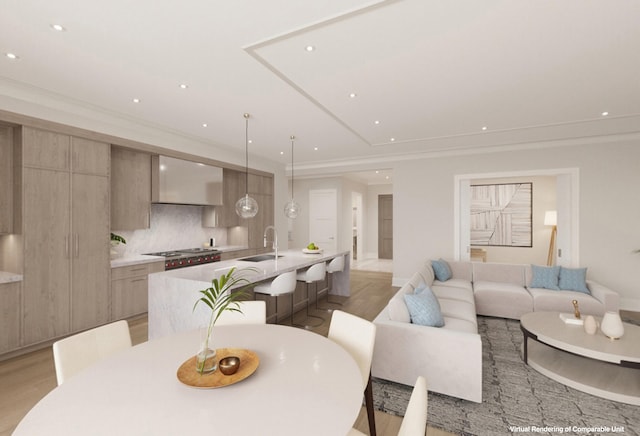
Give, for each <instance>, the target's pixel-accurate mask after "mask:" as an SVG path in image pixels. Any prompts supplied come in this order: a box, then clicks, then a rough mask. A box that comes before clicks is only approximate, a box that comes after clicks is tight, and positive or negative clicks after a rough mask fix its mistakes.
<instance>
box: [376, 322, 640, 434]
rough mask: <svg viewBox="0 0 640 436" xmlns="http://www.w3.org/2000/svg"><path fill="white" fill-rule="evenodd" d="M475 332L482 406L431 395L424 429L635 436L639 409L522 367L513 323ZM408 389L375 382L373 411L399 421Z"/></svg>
mask: <svg viewBox="0 0 640 436" xmlns="http://www.w3.org/2000/svg"><path fill="white" fill-rule="evenodd" d="M478 331H479V333H480V335H481V336H482V354H483V356H482V359H483V386H482V397H483V400H482V403H481V404H479V403H473V402H470V401H465V400H460V399H457V398H453V397H449V396H447V395H441V394H437V393H433V392H430V393H429V406H428V407H429V409H428V410H429V413H428V415H429V416H428V423H429V426H431V427H435V428H439V429H442V430H446V431H448V432H451V433H454V434H458V435H464V436H467V435H477V436H494V435H496V436H497V435H511V434H521V435H527V434H536V435H560V434H564V435H566V434H570V435H578V434H579V435H604V434H621V435H625V436H638V434H639V432H640V407H638V406H632V405H629V404H623V403H618V402H614V401H609V400H605V399H602V398H598V397H595V396H592V395H589V394H586V393H583V392H580V391H577V390H575V389H573V388H570V387H567V386H565V385H563V384H561V383H558V382H556V381H553V380H551V379H549V378H547V377H545V376H544V375H542V374H540V373H538V372H537V371H535V370H534V369H532V368H530V367H529V366H527V365H525V364H524V362H523V360H522V357H521V354H520V349H521V345H522V340H523V339H522V332H521V330H520V323H519V322H518V321H514V320H507V319H500V318H489V317H478ZM638 377H640V372H639V373H638ZM427 383H428V380H427ZM411 389H412V388H411V387H410V386H405V385H401V384H397V383H392V382H388V381H386V380H380V379H374V385H373V392H374V403H375V406H376V408H377V409H378V410H382V411H384V412H387V413H390V414H393V415H398V416H403V415H404V411H405V409H406V407H407V403H408V402H409V397H410V395H411Z"/></svg>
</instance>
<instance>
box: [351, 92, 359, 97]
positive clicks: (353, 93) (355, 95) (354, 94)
mask: <svg viewBox="0 0 640 436" xmlns="http://www.w3.org/2000/svg"><path fill="white" fill-rule="evenodd" d="M357 96H358V94H356V93H355V92H352V93H351V94H349V98H356V97H357Z"/></svg>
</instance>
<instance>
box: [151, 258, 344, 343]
mask: <svg viewBox="0 0 640 436" xmlns="http://www.w3.org/2000/svg"><path fill="white" fill-rule="evenodd" d="M272 254H273V253H272ZM338 256H345V268H344V271H342V272H336V273H334V274H333V277H332V285H333V286H332V289H331V294H332V295H341V296H349V262H350V256H349V251H323V252H321V253H314V254H307V253H304V252H302V251H301V250H287V251H283V252H279V253H278V259H277V260H275V259H271V260H263V261H258V262H252V261H248V260H243V259H247V258H240V259H230V260H225V261H222V262H215V263H209V264H205V265H198V266H192V267H188V268H180V269H175V270H171V271H164V272H159V273H154V274H150V275H149V290H148V297H149V339H150V340H151V339H156V338H159V337H162V336H166V335H169V334H173V333H177V332H181V331H185V330H190V329H194V328H197V327H200V326H202V325H205V324H206V323H207V322H208V319H209V315H210V311H209V310H208V309H207V308H205V307H204V306H203V305H198V306H197V307H196V308H195V311H194V307H193V306H194V304H195V302H196V301H197V300H198V298H199V297H200V294H199V293H198V291H199V290H201V289H206V288H208V287H210V286H211V280H213V279H214V278H218V277H220V276H221V275H222V274H226V273H227V272H228V271H229V270H230V269H231V268H234V267H235V268H236V269H238V270H240V269H243V268H254V269H255V270H254V271H246V272H244V273H243V277H245V278H246V279H247V280H249V282H250V283H253V284H258V283H260V282H264V281H268V280H272V279H273V278H275V277H276V276H278V275H279V274H282V273H285V272H288V271H294V270H303V269H305V268H308V267H310V266H311V265H314V264H316V263H320V262H327V261H330V260H331V259H333V258H336V257H338ZM250 257H253V256H250ZM320 286H322V284H321V285H320ZM320 289H322V287H320ZM304 294H305V288H304V284H300V283H299V284H298V289H296V292H295V294H294V305H295V306H296V307H295V309H294V310H295V311H298V310H301V309H304V307H305V306H306V303H305V302H302V303H301V302H300V300H302V298H304V297H305V295H304ZM310 294H311V295H309V297H310V298H312V301H313V298H315V292H310ZM301 297H302V298H301ZM267 298H273V297H267ZM279 298H291V296H290V295H283V296H280V297H279ZM270 306H271V305H269V304H268V305H267V307H268V309H267V318H269V317H271V315H272V314H270V313H269V307H270ZM289 307H290V305H289V304H280V303H279V304H278V312H279V313H278V319H281V318H283V317H285V316H287V315H289V312H290V311H289Z"/></svg>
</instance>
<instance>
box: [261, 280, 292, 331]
mask: <svg viewBox="0 0 640 436" xmlns="http://www.w3.org/2000/svg"><path fill="white" fill-rule="evenodd" d="M296 285H297V281H296V271H295V270H294V271H289V272H285V273H282V274H280V275H278V276H277V277H276V278H275V279H273V280H272V281H270V282H267V283H262V284H259V285H257V286H256V287H254V288H253V292H255V293H256V294H264V295H270V296H272V297H275V298H276V324H277V323H278V296H279V295H284V294H293V293H294V292H295V290H296ZM290 319H291V325H293V295H291V318H290Z"/></svg>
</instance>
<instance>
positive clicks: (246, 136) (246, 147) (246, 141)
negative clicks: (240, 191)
mask: <svg viewBox="0 0 640 436" xmlns="http://www.w3.org/2000/svg"><path fill="white" fill-rule="evenodd" d="M244 119H245V121H244V150H245V173H244V176H245V180H244V188H245V189H244V193H245V195H249V114H244Z"/></svg>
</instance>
